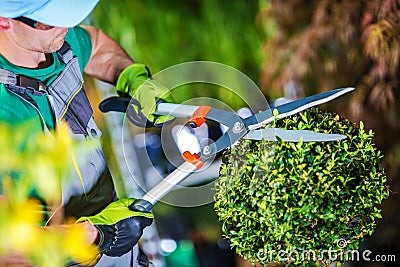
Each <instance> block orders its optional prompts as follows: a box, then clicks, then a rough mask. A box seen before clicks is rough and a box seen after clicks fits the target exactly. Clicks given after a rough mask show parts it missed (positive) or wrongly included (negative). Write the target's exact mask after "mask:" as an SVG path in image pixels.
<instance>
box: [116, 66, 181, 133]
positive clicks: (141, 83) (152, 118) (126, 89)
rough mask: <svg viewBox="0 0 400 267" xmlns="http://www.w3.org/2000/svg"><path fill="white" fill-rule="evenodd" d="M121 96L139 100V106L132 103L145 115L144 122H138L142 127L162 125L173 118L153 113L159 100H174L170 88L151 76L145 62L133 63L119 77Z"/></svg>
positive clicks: (118, 90) (117, 85)
mask: <svg viewBox="0 0 400 267" xmlns="http://www.w3.org/2000/svg"><path fill="white" fill-rule="evenodd" d="M116 89H117V92H118V94H119V95H120V96H130V97H132V98H134V99H136V100H137V102H138V104H139V106H140V107H139V106H137V105H132V106H133V108H135V111H136V113H138V114H140V113H142V114H143V115H144V121H143V122H136V124H138V125H139V126H141V127H144V126H146V125H147V126H156V127H161V126H162V125H163V124H164V123H166V122H168V121H170V120H172V119H173V118H172V117H169V116H158V115H155V114H153V113H154V111H155V110H156V103H157V101H159V100H161V101H164V102H169V103H173V102H174V100H173V98H172V96H171V94H170V93H169V90H168V89H167V88H165V87H164V86H162V85H161V84H159V83H157V82H156V81H154V80H152V79H151V78H150V73H149V71H148V69H147V68H146V66H145V65H143V64H138V63H135V64H132V65H130V66H128V67H127V68H126V69H124V70H123V71H122V72H121V74H120V75H119V77H118V80H117V84H116Z"/></svg>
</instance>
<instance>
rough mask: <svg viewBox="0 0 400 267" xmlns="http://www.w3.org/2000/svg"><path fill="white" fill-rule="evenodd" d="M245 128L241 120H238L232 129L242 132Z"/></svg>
mask: <svg viewBox="0 0 400 267" xmlns="http://www.w3.org/2000/svg"><path fill="white" fill-rule="evenodd" d="M243 129H244V124H243V123H242V122H240V121H237V122H235V123H234V124H233V127H232V131H233V132H234V133H240V132H241V131H243Z"/></svg>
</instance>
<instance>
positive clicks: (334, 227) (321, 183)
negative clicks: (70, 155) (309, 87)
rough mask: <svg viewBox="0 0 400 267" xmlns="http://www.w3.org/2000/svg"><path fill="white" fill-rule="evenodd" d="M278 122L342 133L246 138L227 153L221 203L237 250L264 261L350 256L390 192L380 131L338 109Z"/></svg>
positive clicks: (307, 262)
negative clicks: (334, 137) (325, 138)
mask: <svg viewBox="0 0 400 267" xmlns="http://www.w3.org/2000/svg"><path fill="white" fill-rule="evenodd" d="M275 127H278V128H282V129H288V130H311V131H315V132H322V133H336V134H343V135H346V136H347V139H345V140H340V141H334V142H308V143H305V142H302V141H300V142H298V143H291V142H284V141H282V140H279V141H277V142H269V141H266V140H262V141H253V140H243V141H240V142H239V143H238V144H236V145H235V146H233V147H232V148H231V149H230V150H228V151H226V152H225V153H224V154H223V164H222V166H221V169H220V179H219V180H218V181H217V183H216V195H215V210H216V213H217V214H218V216H219V219H220V221H221V222H222V231H223V234H224V236H225V237H226V238H227V239H229V240H230V243H231V246H232V247H233V248H234V249H235V251H236V252H237V253H238V254H239V255H242V256H243V257H244V258H247V259H248V260H249V261H251V262H252V263H254V264H255V263H257V262H258V263H260V264H261V265H271V264H282V265H287V266H325V265H328V264H330V263H331V262H344V261H349V260H351V258H349V257H351V255H352V253H347V252H349V251H351V250H356V249H358V244H359V241H360V240H361V239H362V237H363V236H365V235H371V234H372V233H373V231H374V229H375V226H376V222H375V220H376V219H377V218H382V215H381V209H380V208H379V206H380V204H381V203H382V201H383V200H384V199H386V198H387V197H388V195H389V190H388V188H387V186H386V185H385V183H386V175H385V172H384V170H383V168H382V166H381V164H380V160H381V159H382V158H383V156H382V154H381V152H380V151H379V150H378V149H377V148H376V147H375V146H374V144H373V140H372V139H373V132H372V131H371V130H370V131H366V130H365V129H364V126H363V124H362V122H360V127H359V128H357V127H356V126H355V125H354V124H353V123H352V122H350V121H349V120H347V119H345V118H342V117H340V116H339V115H337V114H333V113H329V112H320V111H319V110H318V109H316V108H313V109H311V110H307V111H304V112H303V113H300V114H296V115H294V116H291V117H287V118H283V119H278V120H276V122H275Z"/></svg>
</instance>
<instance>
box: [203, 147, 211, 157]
mask: <svg viewBox="0 0 400 267" xmlns="http://www.w3.org/2000/svg"><path fill="white" fill-rule="evenodd" d="M202 153H203V155H204V156H206V157H207V156H210V155H211V153H212V148H211V147H210V146H205V147H203V150H202Z"/></svg>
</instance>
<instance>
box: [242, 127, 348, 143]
mask: <svg viewBox="0 0 400 267" xmlns="http://www.w3.org/2000/svg"><path fill="white" fill-rule="evenodd" d="M243 138H244V139H251V140H262V139H264V140H270V141H275V142H276V141H278V140H279V139H281V140H283V141H286V142H299V141H300V140H303V142H329V141H337V140H343V139H346V136H345V135H341V134H324V133H316V132H313V131H307V130H283V129H279V128H265V129H258V130H252V131H250V132H248V133H247V134H246V135H245V136H244V137H243Z"/></svg>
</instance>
